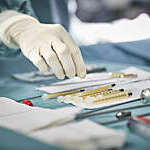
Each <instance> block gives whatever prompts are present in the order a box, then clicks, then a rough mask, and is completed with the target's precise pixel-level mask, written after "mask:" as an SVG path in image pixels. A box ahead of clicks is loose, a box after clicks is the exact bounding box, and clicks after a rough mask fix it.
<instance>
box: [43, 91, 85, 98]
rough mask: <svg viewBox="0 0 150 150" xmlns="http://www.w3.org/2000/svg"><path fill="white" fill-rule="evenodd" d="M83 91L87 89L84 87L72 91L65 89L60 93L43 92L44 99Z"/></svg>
mask: <svg viewBox="0 0 150 150" xmlns="http://www.w3.org/2000/svg"><path fill="white" fill-rule="evenodd" d="M83 91H85V90H84V89H83V90H72V91H64V92H58V93H50V94H43V95H42V98H43V99H48V98H55V97H58V96H65V95H70V94H76V93H79V92H83Z"/></svg>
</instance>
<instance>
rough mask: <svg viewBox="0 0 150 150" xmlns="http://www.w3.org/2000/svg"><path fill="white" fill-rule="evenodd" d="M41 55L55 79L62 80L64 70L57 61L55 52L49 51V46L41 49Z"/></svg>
mask: <svg viewBox="0 0 150 150" xmlns="http://www.w3.org/2000/svg"><path fill="white" fill-rule="evenodd" d="M40 52H41V55H42V56H43V57H44V59H45V61H46V63H47V64H48V65H49V66H50V67H51V68H52V70H53V72H54V73H55V75H56V77H57V78H59V79H64V77H65V75H64V70H63V68H62V65H61V63H60V62H59V60H58V57H57V56H56V54H55V52H53V50H52V49H51V47H50V45H48V46H47V47H44V48H43V49H41V51H40Z"/></svg>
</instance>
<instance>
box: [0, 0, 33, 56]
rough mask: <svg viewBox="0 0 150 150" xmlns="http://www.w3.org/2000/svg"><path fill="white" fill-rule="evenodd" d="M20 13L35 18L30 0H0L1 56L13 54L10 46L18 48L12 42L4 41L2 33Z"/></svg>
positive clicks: (3, 33)
mask: <svg viewBox="0 0 150 150" xmlns="http://www.w3.org/2000/svg"><path fill="white" fill-rule="evenodd" d="M10 12H11V13H10ZM20 14H26V15H28V16H33V17H35V18H36V15H35V13H34V10H33V9H32V6H31V3H30V0H0V32H1V33H0V34H1V35H0V55H2V56H5V55H13V54H14V52H15V53H16V51H15V50H12V49H11V48H17V49H18V48H19V47H18V46H17V45H16V44H14V43H13V44H12V43H11V44H10V43H7V42H8V41H5V40H6V37H5V36H4V35H5V31H6V29H7V28H8V27H9V25H10V24H11V23H12V22H14V21H15V22H16V21H17V20H18V19H19V18H20V16H19V15H20ZM5 45H6V46H7V47H6V46H5ZM8 47H9V48H8Z"/></svg>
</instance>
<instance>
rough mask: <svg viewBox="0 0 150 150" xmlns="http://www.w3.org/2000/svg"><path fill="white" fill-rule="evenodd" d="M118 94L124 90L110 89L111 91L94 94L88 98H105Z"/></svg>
mask: <svg viewBox="0 0 150 150" xmlns="http://www.w3.org/2000/svg"><path fill="white" fill-rule="evenodd" d="M120 92H124V89H120V90H112V89H111V90H108V91H103V92H100V93H96V94H94V95H90V96H97V95H102V96H107V95H112V94H117V93H120Z"/></svg>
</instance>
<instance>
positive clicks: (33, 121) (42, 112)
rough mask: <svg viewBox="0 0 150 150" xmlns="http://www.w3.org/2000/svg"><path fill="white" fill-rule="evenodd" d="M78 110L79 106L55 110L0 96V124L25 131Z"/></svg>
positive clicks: (71, 114)
mask: <svg viewBox="0 0 150 150" xmlns="http://www.w3.org/2000/svg"><path fill="white" fill-rule="evenodd" d="M80 110H81V109H80V108H75V107H64V108H61V109H55V110H52V109H44V108H40V107H31V106H27V105H25V104H20V103H18V102H15V101H14V100H11V99H8V98H5V97H0V126H4V127H7V128H10V129H13V130H17V131H22V132H24V133H27V132H30V131H32V130H34V129H37V128H40V127H42V126H45V125H48V124H51V123H52V124H53V123H54V122H56V121H57V120H60V119H63V118H66V117H71V116H74V115H75V114H76V113H77V112H79V111H80Z"/></svg>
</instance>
